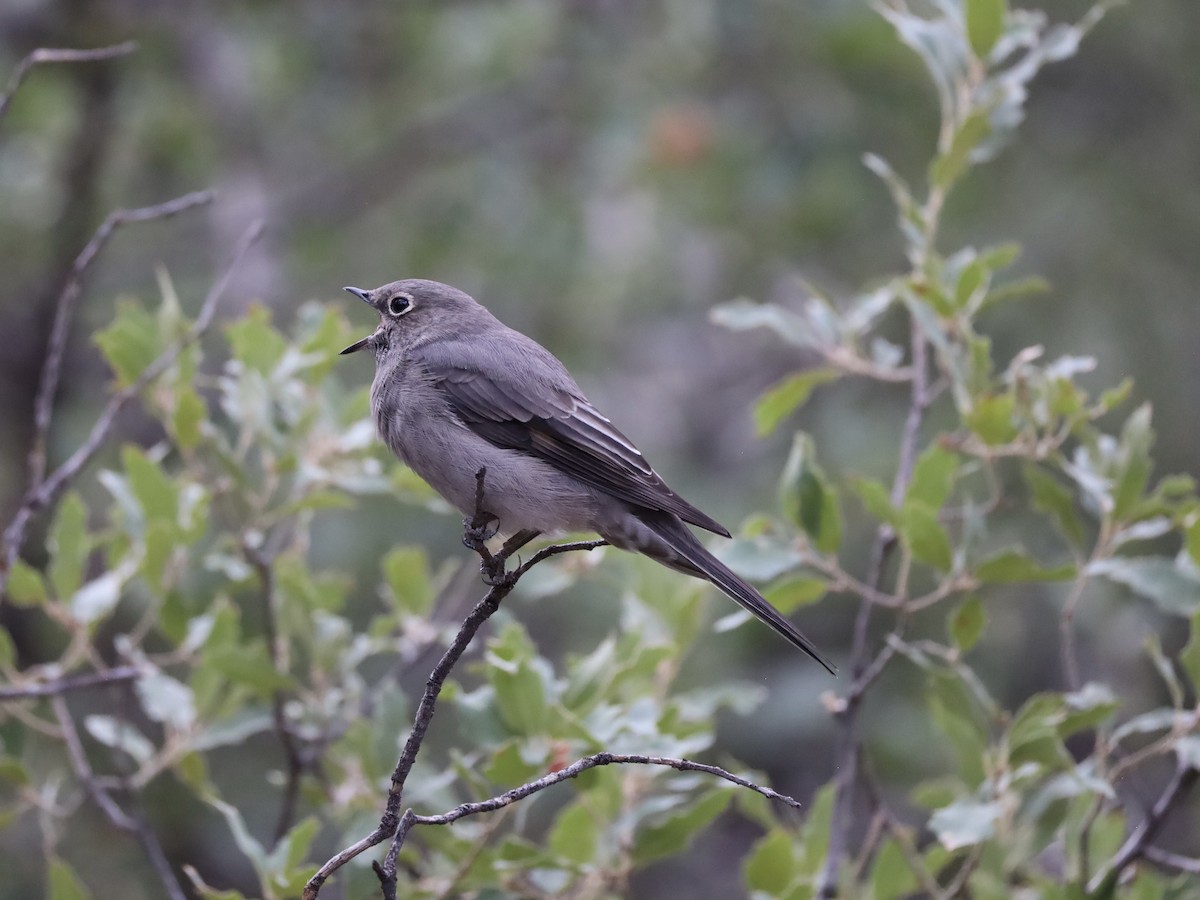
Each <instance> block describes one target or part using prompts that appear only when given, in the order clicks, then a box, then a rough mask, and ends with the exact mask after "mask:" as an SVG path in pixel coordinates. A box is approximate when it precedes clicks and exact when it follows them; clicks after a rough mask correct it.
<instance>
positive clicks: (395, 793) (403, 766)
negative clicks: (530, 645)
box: [304, 580, 516, 900]
mask: <svg viewBox="0 0 1200 900" xmlns="http://www.w3.org/2000/svg"><path fill="white" fill-rule="evenodd" d="M515 586H516V582H515V581H508V580H504V581H501V582H498V583H497V584H495V585H493V586H492V588H491V589H490V590H489V591H488V592H487V594H486V596H484V598H483V599H482V600H480V601H479V602H478V603H477V604H475V608H474V609H473V610H471V612H470V614H469V615H468V616H467V618H466V619H465V620H464V621H463V624H462V627H460V628H459V630H458V634H456V635H455V636H454V640H453V641H452V642H451V644H450V646H449V647H447V648H446V652H445V653H443V654H442V658H441V659H440V660H438V664H437V665H436V666H434V668H433V672H431V673H430V675H429V679H428V680H427V681H426V682H425V692H424V693H423V694H422V695H421V702H420V705H418V707H417V713H416V717H415V718H414V720H413V727H412V731H411V732H409V735H408V740H407V741H406V742H405V744H404V749H403V751H402V752H401V753H400V758H399V759H398V760H397V761H396V768H395V769H394V770H393V772H392V779H391V786H390V787H389V788H388V797H387V802H386V804H385V807H384V812H383V817H382V818H381V819H380V820H379V826H378V827H377V828H376V829H375V830H374V831H372V832H371V833H370V834H368V835H367V836H366V837H364V838H363V839H362V840H360V841H357V842H355V843H354V844H351V845H350V846H349V847H346V848H345V849H344V850H342V851H340V852H339V853H337V854H335V855H334V856H332V857H330V859H329V860H328V861H327V862H326V863H325V864H324V865H323V866H321V868H319V869H318V870H317V872H316V874H314V875H313V877H312V878H310V879H309V881H308V884H307V885H305V887H304V900H314V898H315V897H316V896H317V894H318V893H319V892H320V890H321V885H323V884H324V883H325V882H326V880H327V879H328V878H329V876H330V875H332V874H333V873H334V872H336V871H337V870H338V869H340V868H341V867H342V866H344V865H345V864H346V863H348V862H349V861H350V860H352V859H354V857H356V856H358V855H359V854H360V853H362V852H364V851H366V850H370V849H371V848H372V847H374V846H376V845H377V844H381V843H383V842H384V841H386V840H387V839H388V838H390V837H391V836H392V835H394V834H395V833H396V829H397V827H398V826H399V824H400V803H401V801H402V799H403V794H404V783H405V781H407V780H408V773H409V772H410V771H411V770H412V766H413V763H414V762H415V761H416V758H417V753H418V752H419V751H420V749H421V744H422V742H423V741H424V740H425V732H426V731H428V730H429V723H430V721H431V720H432V719H433V714H434V708H435V706H436V705H437V699H438V695H439V694H440V693H441V691H442V686H443V685H444V684H445V683H446V678H447V677H448V676H449V675H450V672H451V670H452V669H453V668H454V666H455V664H456V663H457V662H458V660H459V658H460V657H461V656H462V655H463V653H464V652H465V651H466V649H467V646H468V645H469V644H470V643H471V639H472V638H474V637H475V633H476V632H477V631H478V630H479V628H480V626H481V625H483V623H484V622H486V621H487V620H488V619H489V618H490V617H491V616H492V614H493V613H494V612H495V611H496V610H497V609H499V608H500V601H501V600H503V599H504V598H505V597H506V596H508V594H509V593H511V592H512V589H513V587H515Z"/></svg>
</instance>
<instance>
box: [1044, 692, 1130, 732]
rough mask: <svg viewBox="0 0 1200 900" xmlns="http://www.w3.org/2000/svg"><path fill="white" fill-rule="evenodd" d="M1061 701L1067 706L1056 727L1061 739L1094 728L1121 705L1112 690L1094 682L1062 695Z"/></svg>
mask: <svg viewBox="0 0 1200 900" xmlns="http://www.w3.org/2000/svg"><path fill="white" fill-rule="evenodd" d="M1063 700H1064V701H1065V702H1066V705H1067V706H1066V715H1065V716H1063V719H1062V721H1061V722H1060V723H1059V725H1058V736H1059V737H1062V738H1066V737H1070V736H1071V735H1073V734H1077V733H1078V732H1080V731H1085V730H1087V729H1089V728H1094V727H1095V726H1097V725H1099V724H1100V723H1101V722H1103V721H1105V720H1106V719H1108V718H1109V717H1110V716H1111V715H1112V714H1113V713H1115V712H1116V711H1117V709H1118V708H1119V707H1120V705H1121V704H1120V701H1118V700H1117V696H1116V694H1114V693H1113V692H1112V688H1110V687H1108V686H1107V685H1103V684H1099V683H1097V682H1094V681H1092V682H1088V683H1087V684H1085V685H1084V686H1083V687H1082V688H1080V689H1079V690H1077V691H1073V692H1071V693H1069V694H1066V695H1064V696H1063Z"/></svg>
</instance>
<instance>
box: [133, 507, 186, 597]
mask: <svg viewBox="0 0 1200 900" xmlns="http://www.w3.org/2000/svg"><path fill="white" fill-rule="evenodd" d="M178 534H179V529H178V528H176V527H175V526H174V524H173V523H168V522H164V521H162V520H159V521H157V522H154V523H152V524H151V525H150V527H149V528H147V529H146V537H145V544H146V550H145V553H144V554H143V555H142V563H141V572H142V577H143V578H145V579H146V584H147V585H149V586H150V588H151V589H152V590H155V591H158V590H160V589H161V587H162V581H163V576H164V575H165V574H166V570H167V562H168V560H170V558H171V554H172V553H173V552H174V550H175V548H176V547H177V546H178V545H179V544H178Z"/></svg>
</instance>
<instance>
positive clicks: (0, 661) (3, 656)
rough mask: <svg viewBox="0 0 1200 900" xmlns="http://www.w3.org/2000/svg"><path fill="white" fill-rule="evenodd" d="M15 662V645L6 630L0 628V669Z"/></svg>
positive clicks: (8, 666)
mask: <svg viewBox="0 0 1200 900" xmlns="http://www.w3.org/2000/svg"><path fill="white" fill-rule="evenodd" d="M16 664H17V645H16V644H15V643H13V639H12V638H11V637H10V636H9V634H8V630H7V629H4V628H0V671H4V670H7V669H11V668H12V667H13V666H15V665H16Z"/></svg>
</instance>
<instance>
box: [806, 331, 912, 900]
mask: <svg viewBox="0 0 1200 900" xmlns="http://www.w3.org/2000/svg"><path fill="white" fill-rule="evenodd" d="M911 332H912V360H913V361H912V370H913V380H912V393H911V400H910V402H909V407H908V415H907V416H906V417H905V420H904V431H903V434H902V436H901V439H900V461H899V465H898V466H897V467H896V475H895V477H894V478H893V480H892V492H891V500H892V504H893V505H894V506H899V505H900V504H901V502H903V500H904V493H905V491H907V490H908V483H909V481H910V480H911V478H912V472H913V466H915V465H916V459H917V440H918V437H919V434H920V430H921V423H922V422H923V421H924V419H925V411H926V410H927V409H928V408H929V405H930V404H931V403H932V402H933V398H934V394H933V391H932V390H931V389H930V384H929V360H928V346H927V344H926V341H925V335H924V334H923V333H922V331H921V328H920V325H918V324H917V321H916V320H915V319H913V320H912V322H911ZM895 544H896V534H895V532H894V531H893V530H892V528H891V526H890V525H881V526H880V527H879V531H878V532H877V533H876V536H875V542H874V544H873V545H872V547H871V557H870V561H869V563H868V567H867V576H866V578H865V579H864V580H865V583H866V585H867V587H868V588H869V589H870V591H871V593H872V595H873V594H874V593H875V592H878V591H879V589H880V586H881V584H882V583H883V572H884V569H885V568H886V566H887V559H888V557H889V556H890V555H891V552H892V549H893V547H894V546H895ZM874 607H875V603H874V599H873V596H869V595H864V596H863V597H862V600H861V602H860V604H859V608H858V616H857V617H856V619H855V622H854V635H853V639H852V643H851V648H850V666H849V668H850V673H851V675H852V677H853V679H854V680H853V682H852V683H851V689H850V691H849V693H847V695H846V696H845V698H843V699H842V701H841V702H839V703H837V704H835V705H834V708H835V709H836V710H837V712H838V714H839V716H840V720H841V734H840V736H839V738H838V743H837V749H836V750H835V759H836V760H837V763H836V765H837V775H836V776H835V777H834V800H833V817H832V820H831V822H830V831H829V846H828V849H827V851H826V854H825V863H824V866H823V867H822V869H821V877H820V882H819V887H818V895H819V896H821V897H834V896H836V895H837V887H838V869H839V867H840V865H841V860H842V858H843V856H845V853H846V848H847V846H848V844H849V840H850V828H851V824H852V819H853V814H854V809H853V806H854V786H855V783H856V781H857V780H858V759H859V737H858V715H859V710H860V709H861V705H862V698H863V696H864V694H865V691H866V689H867V687H868V686H869V685H870V684H871V683H872V682H873V681H874V680H875V679H876V678H877V677H878V676H879V674H880V673H881V672H882V671H883V668H884V666H886V665H887V663H888V661H889V660H890V659H891V658H892V655H893V652H889V650H888V646H885V647H884V648H883V650H881V651H880V653H879V655H878V656H877V657H876V658H875V660H874V661H873V662H872V663H870V664H869V663H868V655H867V654H868V651H867V634H868V631H869V629H870V625H871V613H872V612H873V610H874ZM905 623H906V616H905V615H903V614H901V615H899V616H898V617H897V619H896V625H895V629H894V632H895V633H898V632H899V631H900V630H901V629H903V628H904V625H905Z"/></svg>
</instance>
